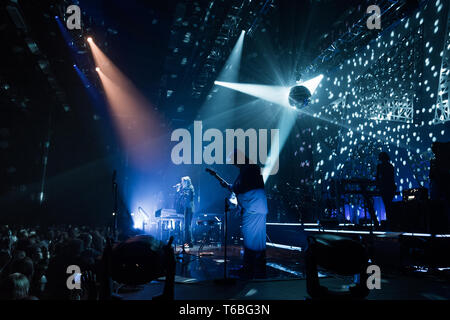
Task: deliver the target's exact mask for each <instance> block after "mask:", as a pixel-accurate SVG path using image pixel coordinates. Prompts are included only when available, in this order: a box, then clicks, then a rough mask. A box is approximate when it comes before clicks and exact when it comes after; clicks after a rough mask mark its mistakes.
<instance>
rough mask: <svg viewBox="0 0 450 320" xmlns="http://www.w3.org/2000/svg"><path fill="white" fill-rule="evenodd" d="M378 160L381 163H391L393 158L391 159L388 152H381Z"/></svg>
mask: <svg viewBox="0 0 450 320" xmlns="http://www.w3.org/2000/svg"><path fill="white" fill-rule="evenodd" d="M378 160H380V161H381V162H389V161H390V160H391V158H389V155H388V154H387V153H386V152H380V154H379V155H378Z"/></svg>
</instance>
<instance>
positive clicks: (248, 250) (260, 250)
mask: <svg viewBox="0 0 450 320" xmlns="http://www.w3.org/2000/svg"><path fill="white" fill-rule="evenodd" d="M227 162H228V163H230V164H233V165H235V166H236V167H238V168H239V175H238V177H237V179H236V181H235V182H234V183H233V184H232V185H227V186H225V185H224V187H227V188H229V189H231V190H232V191H233V192H234V193H235V194H236V197H237V199H238V202H239V205H240V207H241V208H242V235H243V238H244V263H243V267H242V268H241V269H239V270H238V271H237V272H236V273H237V275H238V276H240V277H242V278H253V277H256V278H264V277H265V274H266V216H267V213H268V208H267V197H266V192H265V191H264V181H263V177H262V175H261V169H260V167H259V166H258V165H256V164H252V163H251V162H250V160H249V159H248V158H247V157H246V156H245V155H244V154H243V153H242V152H241V151H239V150H234V151H233V152H232V153H231V154H230V155H229V156H228V159H227ZM223 184H225V183H224V182H223Z"/></svg>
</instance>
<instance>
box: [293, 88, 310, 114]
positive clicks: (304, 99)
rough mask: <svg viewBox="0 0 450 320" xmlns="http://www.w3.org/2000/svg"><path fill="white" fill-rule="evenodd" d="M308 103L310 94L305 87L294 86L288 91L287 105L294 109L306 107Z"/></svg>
mask: <svg viewBox="0 0 450 320" xmlns="http://www.w3.org/2000/svg"><path fill="white" fill-rule="evenodd" d="M310 101H311V92H310V91H309V90H308V89H307V88H306V87H305V86H302V85H299V86H294V87H292V88H291V90H290V91H289V104H290V105H291V106H292V107H294V108H296V109H302V108H304V107H306V106H307V105H308V104H309V103H310Z"/></svg>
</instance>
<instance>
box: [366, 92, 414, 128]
mask: <svg viewBox="0 0 450 320" xmlns="http://www.w3.org/2000/svg"><path fill="white" fill-rule="evenodd" d="M413 99H414V94H412V95H411V96H410V97H406V98H399V99H395V98H385V99H379V100H378V101H371V104H370V105H368V106H366V108H367V109H368V114H367V117H368V118H369V119H372V120H387V121H400V122H407V123H408V122H412V119H413V116H414V102H413Z"/></svg>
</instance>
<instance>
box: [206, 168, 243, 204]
mask: <svg viewBox="0 0 450 320" xmlns="http://www.w3.org/2000/svg"><path fill="white" fill-rule="evenodd" d="M205 171H206V172H208V173H209V174H210V175H212V176H213V177H214V178H216V179H217V180H218V181H219V182H220V185H221V186H222V187H223V188H225V189H227V190H228V191H230V192H231V196H230V197H229V198H228V202H229V203H230V204H231V205H232V208H233V209H239V211H240V206H239V203H238V200H237V197H236V194H235V193H234V192H233V189H232V188H231V184H229V183H228V182H227V181H226V180H225V179H224V178H222V177H221V176H219V175H218V174H217V172H215V171H214V170H212V169H210V168H206V169H205Z"/></svg>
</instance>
